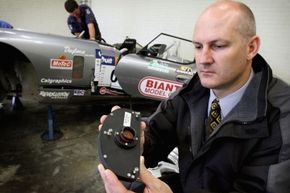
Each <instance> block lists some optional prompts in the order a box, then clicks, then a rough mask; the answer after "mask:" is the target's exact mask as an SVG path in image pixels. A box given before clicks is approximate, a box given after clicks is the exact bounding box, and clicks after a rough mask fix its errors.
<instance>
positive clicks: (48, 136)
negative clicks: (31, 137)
mask: <svg viewBox="0 0 290 193" xmlns="http://www.w3.org/2000/svg"><path fill="white" fill-rule="evenodd" d="M62 136H63V133H62V132H61V131H59V130H56V129H55V128H54V117H53V112H52V106H51V105H48V129H47V130H46V131H44V132H43V133H42V135H41V138H42V139H43V140H44V141H53V140H56V139H59V138H61V137H62Z"/></svg>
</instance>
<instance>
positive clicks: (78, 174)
mask: <svg viewBox="0 0 290 193" xmlns="http://www.w3.org/2000/svg"><path fill="white" fill-rule="evenodd" d="M25 107H26V108H25V109H24V110H21V111H17V112H5V113H1V114H0V192H1V193H102V192H104V188H103V184H102V182H101V181H100V176H99V174H98V172H97V165H98V163H99V161H98V155H97V146H96V141H97V136H98V130H97V128H98V124H99V122H98V121H99V117H100V116H101V115H102V114H107V113H108V112H109V111H110V108H111V106H107V107H105V106H104V105H99V106H88V105H82V106H76V105H57V106H53V112H54V120H55V128H57V129H60V130H61V131H62V133H63V137H62V138H60V139H58V140H55V141H49V142H47V141H43V140H42V139H41V134H42V133H43V132H44V131H45V130H46V129H47V128H48V123H47V122H48V120H47V112H48V111H47V109H48V108H47V106H46V105H41V104H38V105H35V104H34V105H31V104H25ZM146 108H147V112H148V107H146ZM136 110H138V109H136ZM139 110H140V109H139Z"/></svg>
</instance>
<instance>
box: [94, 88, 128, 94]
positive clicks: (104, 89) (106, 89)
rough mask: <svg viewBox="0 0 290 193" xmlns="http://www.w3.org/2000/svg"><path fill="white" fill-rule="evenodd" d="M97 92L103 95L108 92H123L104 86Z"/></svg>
mask: <svg viewBox="0 0 290 193" xmlns="http://www.w3.org/2000/svg"><path fill="white" fill-rule="evenodd" d="M99 93H100V94H101V95H105V94H108V95H123V94H124V93H123V92H120V91H117V90H113V89H109V88H106V87H101V88H100V90H99Z"/></svg>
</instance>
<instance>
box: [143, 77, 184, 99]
mask: <svg viewBox="0 0 290 193" xmlns="http://www.w3.org/2000/svg"><path fill="white" fill-rule="evenodd" d="M181 87H182V83H179V82H175V81H171V80H166V79H160V78H156V77H151V76H147V77H144V78H143V79H142V80H141V81H140V82H139V85H138V90H139V92H140V93H141V94H142V95H144V96H149V97H153V98H161V99H166V98H168V97H169V96H170V95H171V94H172V93H173V92H175V91H176V90H178V89H179V88H181Z"/></svg>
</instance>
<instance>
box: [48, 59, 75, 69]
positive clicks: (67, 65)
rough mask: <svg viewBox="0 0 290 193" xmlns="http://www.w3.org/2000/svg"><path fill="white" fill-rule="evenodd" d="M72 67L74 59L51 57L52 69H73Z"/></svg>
mask: <svg viewBox="0 0 290 193" xmlns="http://www.w3.org/2000/svg"><path fill="white" fill-rule="evenodd" d="M72 67H73V61H72V60H64V59H50V69H61V70H72Z"/></svg>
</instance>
